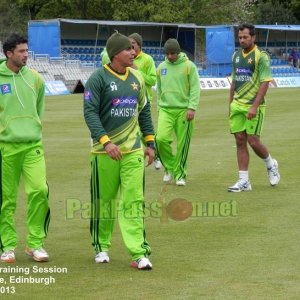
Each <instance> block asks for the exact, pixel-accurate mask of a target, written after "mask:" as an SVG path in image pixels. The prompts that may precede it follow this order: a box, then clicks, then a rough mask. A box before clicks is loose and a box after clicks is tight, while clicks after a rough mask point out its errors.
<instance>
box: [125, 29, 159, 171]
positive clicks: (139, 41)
mask: <svg viewBox="0 0 300 300" xmlns="http://www.w3.org/2000/svg"><path fill="white" fill-rule="evenodd" d="M128 37H129V39H130V41H131V45H132V47H133V48H134V50H135V58H134V63H133V66H132V67H133V68H135V69H136V70H138V72H139V73H140V74H141V75H142V76H143V79H144V81H145V86H146V93H147V98H148V100H149V102H150V104H151V103H152V97H153V92H152V87H153V86H154V85H155V84H156V69H155V63H154V60H153V58H152V56H151V55H148V54H147V53H145V52H143V50H142V46H143V38H142V36H141V35H140V34H138V33H136V32H135V33H132V34H130V35H129V36H128ZM154 167H155V169H156V170H159V169H160V168H161V167H162V164H161V162H160V160H159V158H158V157H155V160H154Z"/></svg>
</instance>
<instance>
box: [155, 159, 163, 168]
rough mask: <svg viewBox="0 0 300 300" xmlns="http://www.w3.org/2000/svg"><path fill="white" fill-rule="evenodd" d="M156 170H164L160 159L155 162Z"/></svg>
mask: <svg viewBox="0 0 300 300" xmlns="http://www.w3.org/2000/svg"><path fill="white" fill-rule="evenodd" d="M154 168H155V170H160V169H161V168H162V163H161V161H160V160H159V159H156V160H155V161H154Z"/></svg>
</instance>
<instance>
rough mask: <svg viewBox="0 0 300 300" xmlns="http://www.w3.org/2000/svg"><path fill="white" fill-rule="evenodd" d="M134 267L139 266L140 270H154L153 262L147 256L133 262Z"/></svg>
mask: <svg viewBox="0 0 300 300" xmlns="http://www.w3.org/2000/svg"><path fill="white" fill-rule="evenodd" d="M131 267H132V268H137V269H139V270H152V264H151V262H150V260H149V259H148V258H147V257H142V258H140V259H138V260H135V261H133V262H131Z"/></svg>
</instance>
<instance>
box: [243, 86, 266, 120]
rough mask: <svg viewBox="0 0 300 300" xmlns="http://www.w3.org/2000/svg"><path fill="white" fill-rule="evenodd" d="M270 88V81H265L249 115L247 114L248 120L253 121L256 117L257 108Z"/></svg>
mask: <svg viewBox="0 0 300 300" xmlns="http://www.w3.org/2000/svg"><path fill="white" fill-rule="evenodd" d="M268 88H269V81H264V82H262V83H261V85H260V87H259V90H258V92H257V95H256V98H255V100H254V102H253V104H252V106H251V107H250V109H249V111H248V114H247V119H248V120H251V119H253V118H254V117H255V116H256V114H257V108H258V107H259V105H260V104H261V103H262V101H263V99H264V97H265V95H266V93H267V91H268Z"/></svg>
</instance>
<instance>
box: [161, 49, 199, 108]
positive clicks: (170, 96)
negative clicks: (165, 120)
mask: <svg viewBox="0 0 300 300" xmlns="http://www.w3.org/2000/svg"><path fill="white" fill-rule="evenodd" d="M157 94H158V105H159V107H162V108H187V109H193V110H196V109H197V106H198V104H199V100H200V84H199V76H198V71H197V67H196V65H195V64H194V63H193V62H192V61H190V60H189V59H188V57H187V56H186V54H185V53H182V52H181V53H180V54H179V55H178V59H177V60H176V61H175V62H174V63H171V62H170V61H169V60H167V59H166V60H165V61H164V62H162V63H161V64H160V65H159V66H158V68H157Z"/></svg>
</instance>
